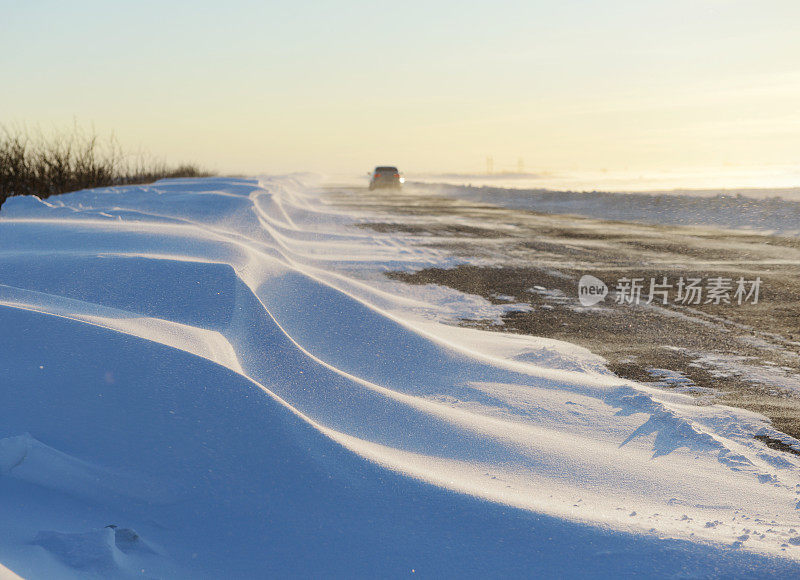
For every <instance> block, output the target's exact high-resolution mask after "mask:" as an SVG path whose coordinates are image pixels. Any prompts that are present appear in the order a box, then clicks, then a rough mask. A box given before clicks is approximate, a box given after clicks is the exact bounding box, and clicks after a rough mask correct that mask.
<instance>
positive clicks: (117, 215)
mask: <svg viewBox="0 0 800 580" xmlns="http://www.w3.org/2000/svg"><path fill="white" fill-rule="evenodd" d="M353 220H354V216H352V215H347V214H345V213H342V211H341V210H337V209H336V208H333V207H331V206H329V204H328V203H327V200H326V198H325V194H324V192H323V191H320V190H317V189H314V188H313V187H310V186H308V185H306V184H304V183H303V182H302V181H301V180H300V179H298V178H280V179H278V178H263V179H261V180H260V181H257V180H245V179H226V178H215V179H201V180H172V181H163V182H158V183H156V184H154V185H152V186H146V187H125V188H112V189H100V190H90V191H84V192H78V193H75V194H69V195H64V196H59V197H57V198H51V199H49V200H47V203H42V202H39V201H38V200H35V199H34V198H12V199H10V200H9V201H7V202H6V204H5V205H4V207H3V210H2V213H1V214H0V244H2V252H0V324H2V328H3V329H4V332H3V333H0V368H2V369H3V374H2V388H0V509H1V510H2V513H3V514H4V515H3V517H2V518H0V561H2V562H3V564H4V565H5V566H6V567H8V568H9V569H10V570H13V571H14V572H16V573H18V574H20V575H22V576H26V577H40V578H52V577H67V578H69V577H87V576H97V577H114V576H119V577H127V576H130V575H138V576H141V575H144V576H149V577H165V576H166V577H193V578H194V577H209V578H213V577H220V576H222V575H228V576H232V577H253V578H256V577H265V576H269V575H271V574H294V575H298V574H299V575H323V574H325V575H346V576H357V575H365V574H370V575H376V574H380V575H386V576H396V575H400V574H408V573H411V572H412V571H415V572H419V573H424V574H429V575H445V574H446V575H493V576H503V575H509V574H513V575H531V574H537V573H538V574H549V575H560V576H582V575H585V574H587V573H590V574H593V575H595V576H616V575H619V574H621V573H628V574H630V573H639V574H671V575H675V574H678V575H679V574H690V573H692V574H694V573H697V574H700V575H706V574H710V573H724V574H728V573H730V574H733V575H739V574H747V573H754V572H755V571H758V573H759V574H761V575H767V576H769V575H775V576H778V575H781V574H787V573H796V572H797V571H798V570H800V547H797V546H796V545H795V544H797V543H800V539H798V536H800V533H798V532H797V530H796V529H795V528H796V527H800V526H798V524H800V521H798V520H799V519H800V518H798V513H799V512H798V511H796V509H795V507H796V504H797V502H798V490H800V476H798V469H797V468H798V464H800V461H798V460H797V458H795V457H794V456H790V455H786V454H783V453H780V452H777V451H773V450H770V449H769V448H767V447H766V446H764V445H763V444H762V443H761V442H760V441H758V440H755V439H754V438H753V435H754V434H755V433H760V434H770V433H772V434H774V431H773V430H771V428H770V427H769V425H768V423H767V421H766V420H765V419H764V418H763V417H760V416H758V415H755V414H753V413H748V412H745V411H739V410H734V409H729V408H722V407H714V406H702V407H701V406H698V405H696V404H695V401H694V400H693V399H692V398H690V397H689V396H687V395H683V394H680V393H674V392H666V391H661V390H658V389H654V388H652V387H646V386H643V385H638V384H635V383H631V382H628V381H623V380H621V379H619V378H617V377H615V376H613V375H611V374H610V373H608V372H607V371H606V370H605V369H604V367H603V366H602V361H600V360H599V359H598V358H597V357H596V356H594V355H592V354H591V353H588V352H586V351H585V350H583V349H581V348H579V347H575V346H574V345H567V344H564V343H559V342H557V341H549V340H545V339H538V338H535V337H522V336H505V335H502V334H496V333H485V332H481V331H476V330H468V329H460V328H454V327H452V326H446V325H444V324H441V322H440V321H441V320H442V319H443V318H446V317H447V316H449V315H451V314H452V312H453V309H454V308H457V306H458V305H455V306H454V301H455V298H456V297H458V296H460V297H461V298H460V299H461V304H460V305H461V307H462V308H464V307H467V308H473V307H475V308H486V309H487V311H490V310H491V308H492V307H491V305H488V303H487V304H481V303H479V302H476V301H474V299H469V298H468V297H464V296H461V295H456V294H454V293H444V294H443V293H442V291H441V290H435V289H430V291H428V290H426V289H424V288H417V289H414V290H413V292H414V294H408V293H407V291H409V292H410V291H411V290H409V289H407V288H406V287H405V286H403V285H402V284H400V283H398V282H391V281H388V280H384V279H383V278H382V276H381V274H380V273H381V272H382V271H383V270H385V269H386V268H395V267H424V266H432V265H439V264H442V263H443V262H446V261H447V260H449V259H450V258H449V257H447V256H443V255H442V254H441V253H439V252H436V251H433V250H426V249H422V248H419V247H417V246H412V245H409V244H407V243H404V241H403V238H402V237H401V236H393V235H388V234H378V233H373V232H367V231H365V230H361V229H357V228H351V227H349V225H348V224H350V223H351V222H352V221H353ZM775 436H777V434H775ZM784 439H785V437H784Z"/></svg>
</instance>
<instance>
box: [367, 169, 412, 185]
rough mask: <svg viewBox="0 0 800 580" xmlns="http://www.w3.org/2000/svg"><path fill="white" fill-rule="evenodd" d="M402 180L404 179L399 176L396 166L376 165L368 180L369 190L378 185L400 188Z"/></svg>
mask: <svg viewBox="0 0 800 580" xmlns="http://www.w3.org/2000/svg"><path fill="white" fill-rule="evenodd" d="M404 181H405V179H403V177H401V176H400V172H399V171H398V170H397V167H390V166H388V165H387V166H382V167H376V168H375V171H373V172H372V176H371V177H370V180H369V190H370V191H372V190H373V189H375V188H378V187H391V188H393V189H400V187H401V186H402V184H403V182H404Z"/></svg>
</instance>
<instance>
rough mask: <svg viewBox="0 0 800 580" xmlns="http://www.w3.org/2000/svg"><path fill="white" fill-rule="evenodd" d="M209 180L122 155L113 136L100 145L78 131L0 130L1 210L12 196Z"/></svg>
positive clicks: (194, 170) (185, 168)
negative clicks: (176, 179)
mask: <svg viewBox="0 0 800 580" xmlns="http://www.w3.org/2000/svg"><path fill="white" fill-rule="evenodd" d="M208 175H211V173H209V172H207V171H203V170H201V169H200V168H198V167H197V166H195V165H191V164H182V165H179V166H177V167H170V166H168V165H166V163H164V162H163V161H160V160H153V159H151V158H148V157H147V156H145V155H137V156H130V155H126V154H124V153H123V151H122V150H121V148H120V147H119V145H118V144H117V142H116V141H115V140H114V138H113V137H111V138H109V139H107V140H105V141H101V140H100V139H99V138H98V137H97V135H96V134H94V133H86V132H84V131H82V130H80V129H79V128H78V127H74V128H73V129H72V131H70V132H62V133H57V134H53V135H44V134H43V133H42V132H40V131H33V132H32V131H29V130H26V129H10V128H8V127H0V205H1V204H2V203H3V202H4V201H5V200H6V199H8V198H9V197H11V196H13V195H36V196H38V197H40V198H46V197H48V196H51V195H55V194H59V193H66V192H68V191H76V190H79V189H86V188H90V187H106V186H110V185H125V184H135V183H150V182H153V181H156V180H158V179H162V178H167V177H203V176H208Z"/></svg>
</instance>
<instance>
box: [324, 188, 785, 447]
mask: <svg viewBox="0 0 800 580" xmlns="http://www.w3.org/2000/svg"><path fill="white" fill-rule="evenodd" d="M330 199H331V201H332V202H333V203H335V204H339V205H342V206H347V207H358V208H360V209H362V210H365V211H367V212H369V215H370V216H372V218H371V220H370V221H367V222H365V223H363V224H361V225H362V226H363V227H367V228H370V229H372V230H375V231H381V232H402V233H405V234H407V235H410V236H411V237H412V239H413V240H414V243H419V244H425V245H428V246H431V247H436V248H441V249H447V250H448V251H450V252H452V253H453V254H454V255H456V256H458V258H459V260H460V261H461V265H459V266H457V267H455V268H450V269H442V268H431V269H426V270H422V271H418V272H413V273H410V272H391V273H389V274H388V275H389V276H391V277H392V278H395V279H398V280H402V281H405V282H407V283H411V284H440V285H444V286H448V287H451V288H454V289H457V290H460V291H463V292H467V293H471V294H476V295H480V296H482V297H484V298H486V299H487V300H489V301H491V302H494V303H498V304H500V303H521V304H526V305H527V307H526V308H524V309H518V310H516V311H511V312H509V313H508V314H507V315H505V316H504V318H503V324H502V325H498V324H497V323H496V322H495V321H487V320H479V319H464V320H462V321H461V324H462V325H465V326H472V327H481V328H486V329H489V330H496V331H503V332H516V333H524V334H532V335H537V336H545V337H548V338H555V339H559V340H565V341H568V342H572V343H575V344H579V345H581V346H585V347H587V348H589V349H590V350H591V351H593V352H595V353H597V354H599V355H601V356H603V357H604V358H605V359H606V360H607V361H608V367H609V368H610V369H611V370H612V371H614V372H615V373H617V374H618V375H620V376H622V377H626V378H631V379H635V380H638V381H644V382H648V383H651V384H657V385H660V386H663V387H664V388H668V389H680V390H682V391H686V392H691V393H694V394H695V395H696V396H697V397H698V398H699V399H700V400H701V401H703V402H717V403H724V404H727V405H733V406H739V407H743V408H747V409H751V410H754V411H757V412H760V413H763V414H764V415H766V416H768V417H769V418H770V419H772V421H773V423H774V425H775V427H776V428H777V429H779V430H781V431H783V432H785V433H787V434H789V435H792V436H794V437H796V438H800V239H798V238H792V237H778V236H768V235H762V234H759V233H752V232H743V231H737V230H719V229H711V228H697V227H675V226H658V225H644V224H639V223H632V222H619V221H616V222H615V221H606V220H597V219H591V218H586V217H578V216H570V215H554V214H544V213H537V212H532V211H521V210H509V209H503V208H500V207H497V206H493V205H491V204H488V203H475V202H467V201H461V200H456V199H449V198H444V197H439V196H436V195H435V194H433V193H432V192H431V191H430V190H426V189H412V188H406V189H405V190H403V191H402V192H396V191H380V190H378V191H374V192H369V191H368V190H367V189H366V188H364V189H357V188H335V189H333V188H332V189H331V190H330ZM587 274H588V275H592V276H595V277H596V278H598V279H599V280H602V281H603V282H604V283H605V284H606V285H607V286H608V288H609V295H608V296H606V298H605V299H604V300H603V301H601V302H600V303H598V304H597V305H593V306H584V305H582V304H581V302H580V301H579V299H578V282H579V280H580V279H581V277H582V276H584V275H587ZM664 277H666V278H667V280H666V282H667V284H670V285H672V287H671V288H663V287H662V288H661V289H662V290H665V291H666V300H667V303H666V304H664V303H663V301H664V297H665V296H664V294H663V293H662V294H655V295H654V300H653V301H652V302H651V303H650V304H647V303H646V302H647V301H648V298H649V293H650V283H651V279H654V280H655V284H660V283H663V282H664V280H663V278H664ZM624 278H628V279H642V281H641V284H642V287H643V288H642V292H641V300H640V301H639V302H638V303H635V302H634V303H627V302H624V303H618V301H621V299H622V297H625V298H629V297H630V294H629V293H628V292H627V290H626V288H627V285H626V283H625V282H624V280H623V279H624ZM717 278H722V283H723V284H725V283H726V282H727V280H728V279H730V281H731V285H732V288H731V289H730V291H728V292H725V291H724V290H723V291H722V292H720V293H719V294H720V295H721V297H720V303H719V304H716V303H715V302H716V299H713V298H712V296H713V295H712V294H709V288H711V287H713V286H715V279H717ZM740 278H741V279H743V281H744V289H745V291H746V292H749V291H750V290H752V282H753V281H755V280H756V279H760V281H761V283H760V287H759V296H758V301H757V303H753V302H754V296H753V295H752V294H751V295H750V296H749V297H746V296H744V295H743V296H741V298H742V303H741V304H739V303H738V302H739V300H738V298H739V297H737V296H736V288H737V281H738V280H739V279H740ZM681 279H683V280H684V284H686V283H687V282H688V281H689V279H700V280H701V282H700V283H699V284H698V286H700V287H702V289H703V290H702V292H703V294H702V296H701V298H700V301H699V304H694V303H693V302H695V297H691V299H690V300H687V301H685V302H682V301H681V300H680V299H679V298H680V297H679V296H678V285H679V282H680V280H681ZM618 284H621V285H622V286H623V288H622V289H621V290H620V291H617V290H616V289H615V287H616V286H617V285H618ZM658 289H659V287H658V286H656V287H655V290H658ZM683 295H684V296H686V295H687V292H686V290H685V289H684V292H683ZM709 298H712V301H711V302H708V303H707V302H706V301H707V300H708V299H709ZM724 298H727V299H728V300H730V303H729V304H727V303H725V302H724ZM766 443H767V444H769V445H771V446H773V447H776V448H782V447H781V444H780V443H779V442H777V441H766Z"/></svg>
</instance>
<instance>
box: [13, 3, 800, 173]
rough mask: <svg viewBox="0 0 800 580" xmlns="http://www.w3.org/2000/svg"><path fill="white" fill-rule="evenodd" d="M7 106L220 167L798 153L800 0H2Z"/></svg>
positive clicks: (47, 122)
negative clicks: (489, 157) (387, 0)
mask: <svg viewBox="0 0 800 580" xmlns="http://www.w3.org/2000/svg"><path fill="white" fill-rule="evenodd" d="M0 14H2V15H3V20H2V21H0V73H2V76H0V78H2V84H0V122H3V123H27V124H39V125H40V126H42V127H43V128H49V127H51V126H69V125H71V124H72V122H73V119H77V121H78V123H79V124H82V125H85V126H87V125H92V124H93V125H94V127H95V128H96V129H97V131H98V132H99V133H101V134H106V133H109V132H111V131H112V130H113V131H114V132H115V133H116V135H117V137H118V138H119V140H120V141H121V142H122V143H123V145H125V146H126V147H127V148H133V149H135V148H138V147H142V148H145V149H147V150H148V151H150V152H152V153H153V154H156V155H161V156H164V157H166V158H168V159H170V160H174V161H180V160H183V159H188V160H194V161H197V162H200V163H202V164H204V165H207V166H210V167H213V168H216V169H218V170H222V171H245V172H255V171H289V170H302V169H309V170H321V171H336V170H342V171H356V170H359V171H360V170H361V169H362V168H365V167H366V168H368V167H369V166H370V165H374V164H375V163H385V162H391V163H397V164H399V165H402V166H403V167H405V168H408V170H409V171H414V170H416V171H430V170H443V171H479V170H481V169H482V168H483V167H484V160H485V157H486V156H487V155H493V156H494V158H495V159H496V161H497V163H498V165H499V166H502V165H504V164H506V165H513V164H515V163H516V160H517V158H518V157H522V158H524V159H525V162H526V166H527V167H528V168H529V169H531V170H557V169H588V170H596V169H601V168H609V169H612V170H613V169H623V168H636V169H641V170H647V169H653V170H660V169H665V168H670V167H686V166H717V165H723V164H726V163H727V164H738V165H764V164H787V163H795V162H796V161H797V159H796V152H797V151H800V39H798V34H797V32H796V30H797V26H798V25H799V24H800V2H797V1H795V0H791V1H790V0H785V1H770V0H762V1H760V2H757V1H749V0H747V1H745V0H691V1H690V0H669V1H658V2H655V1H648V0H605V1H602V2H601V1H594V2H590V1H586V0H584V1H577V0H571V1H558V2H555V1H554V2H542V1H537V0H529V1H527V2H522V1H505V2H502V1H501V2H492V3H488V2H481V3H474V2H472V3H471V2H418V1H407V2H394V3H380V2H357V1H352V0H349V1H348V0H344V1H341V2H336V3H334V2H307V1H306V2H303V1H301V2H292V3H288V2H283V3H277V2H246V1H242V0H230V1H228V2H224V3H223V2H214V3H211V2H203V1H194V2H166V3H163V2H154V1H149V0H137V1H136V2H128V1H123V2H99V1H80V0H78V1H74V2H63V1H61V2H56V1H43V0H27V1H25V2H7V1H3V0H0Z"/></svg>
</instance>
